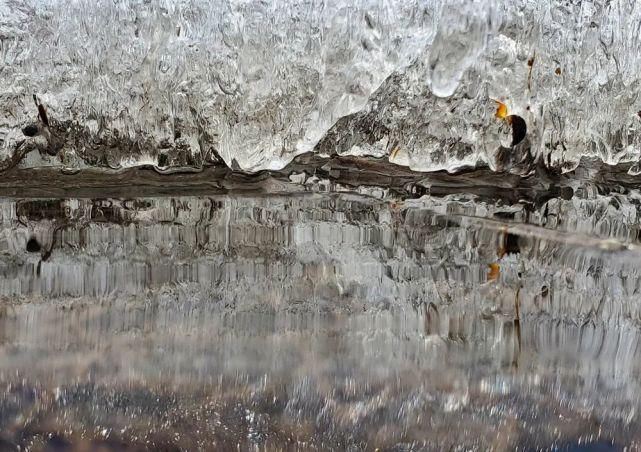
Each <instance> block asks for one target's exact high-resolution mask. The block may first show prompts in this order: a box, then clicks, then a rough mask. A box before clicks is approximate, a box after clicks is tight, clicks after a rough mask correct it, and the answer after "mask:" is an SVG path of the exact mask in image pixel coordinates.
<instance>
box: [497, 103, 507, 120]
mask: <svg viewBox="0 0 641 452" xmlns="http://www.w3.org/2000/svg"><path fill="white" fill-rule="evenodd" d="M494 102H496V103H497V104H498V105H497V107H496V113H494V116H496V117H497V118H499V119H505V118H507V116H508V115H507V105H505V104H504V103H503V102H500V101H498V100H495V101H494Z"/></svg>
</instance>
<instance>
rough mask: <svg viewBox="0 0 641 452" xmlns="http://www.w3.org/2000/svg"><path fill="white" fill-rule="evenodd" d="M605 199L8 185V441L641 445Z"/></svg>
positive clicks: (3, 415)
mask: <svg viewBox="0 0 641 452" xmlns="http://www.w3.org/2000/svg"><path fill="white" fill-rule="evenodd" d="M602 198H603V197H597V198H594V199H582V200H576V199H575V200H568V201H564V200H560V199H553V200H551V201H548V202H547V203H546V204H545V205H544V206H542V207H541V208H540V209H537V210H534V211H533V210H532V209H525V208H524V207H523V206H520V205H512V206H506V205H502V204H501V203H498V202H497V203H496V204H492V203H486V202H474V200H472V199H466V198H465V197H463V196H458V197H445V198H442V199H436V198H422V199H420V200H408V201H405V202H384V201H380V200H375V199H372V198H367V197H360V196H356V195H351V194H305V195H290V196H276V195H273V196H231V195H229V196H223V195H220V196H213V197H163V198H134V199H66V200H37V199H31V200H4V201H2V202H0V215H1V218H0V222H1V223H0V253H1V256H2V259H1V260H0V296H2V297H3V304H2V310H1V312H0V388H1V390H0V391H1V392H0V394H1V395H0V429H1V430H2V434H1V436H0V438H1V441H3V442H2V444H0V449H1V448H2V447H6V448H8V449H11V448H15V447H16V446H22V447H32V448H33V449H36V450H37V449H39V448H43V447H49V448H50V449H51V448H54V450H65V448H68V447H71V446H73V447H75V448H80V449H81V448H83V447H84V448H92V447H93V448H97V447H102V448H103V449H104V450H120V449H121V448H123V447H130V448H132V449H134V448H136V447H138V448H143V449H144V448H149V449H154V450H155V449H158V448H161V447H164V448H182V449H185V450H194V449H198V448H201V449H209V448H216V447H218V448H220V449H221V450H229V449H241V450H245V449H248V448H251V447H257V448H259V449H262V448H266V449H271V448H275V449H278V448H292V449H328V448H333V449H337V448H339V449H343V448H352V449H354V450H359V449H374V448H376V447H379V448H387V449H390V450H420V449H425V450H444V449H448V448H451V447H457V446H462V447H464V448H466V449H478V450H487V449H488V448H493V449H496V450H512V449H514V448H515V447H517V446H523V447H536V446H546V447H547V446H550V445H555V444H556V445H557V446H559V447H566V446H567V447H579V446H580V445H586V444H594V445H599V444H601V445H605V446H608V447H610V446H612V440H616V442H615V446H617V447H618V445H624V444H632V445H635V444H639V441H641V438H639V436H641V435H640V434H639V433H638V429H637V427H638V425H639V414H638V413H639V408H640V407H641V401H640V399H639V394H641V391H640V390H641V388H640V387H639V386H640V385H641V380H640V378H639V377H640V376H641V375H640V373H641V368H640V367H641V364H640V363H641V360H640V359H639V358H640V356H639V355H640V354H641V352H640V351H639V345H638V344H639V317H640V315H641V310H640V306H639V286H640V282H641V280H640V278H639V271H638V268H639V265H638V263H639V262H640V259H641V251H640V250H639V249H637V247H636V246H635V245H634V242H635V241H636V231H637V229H638V226H637V224H636V218H637V215H636V207H635V206H633V205H626V206H621V205H619V207H618V208H611V207H607V206H606V207H605V208H603V205H604V204H607V205H608V206H611V205H612V204H611V201H610V200H605V201H604V200H603V199H602ZM608 209H610V211H609V212H607V211H608ZM606 221H607V223H608V227H607V228H606V227H604V226H603V225H604V222H606ZM577 231H578V233H577ZM490 266H491V267H490ZM573 444H574V445H575V446H572V445H573ZM605 446H604V447H605ZM55 447H58V449H55Z"/></svg>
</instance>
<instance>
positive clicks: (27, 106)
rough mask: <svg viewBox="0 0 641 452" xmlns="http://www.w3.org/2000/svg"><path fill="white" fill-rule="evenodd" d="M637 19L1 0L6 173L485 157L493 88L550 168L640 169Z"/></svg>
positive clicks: (490, 6)
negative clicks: (18, 157)
mask: <svg viewBox="0 0 641 452" xmlns="http://www.w3.org/2000/svg"><path fill="white" fill-rule="evenodd" d="M640 23H641V4H639V3H638V2H634V1H629V0H613V1H605V0H597V1H593V2H575V1H570V2H567V1H560V0H541V1H538V0H536V1H535V0H513V1H509V2H508V1H504V0H503V1H502V0H491V1H482V0H454V1H444V0H429V1H427V0H386V1H381V0H358V1H349V2H345V1H342V0H330V1H322V0H307V1H303V2H299V1H293V0H278V1H273V2H254V1H243V0H231V1H229V0H228V1H223V2H213V1H207V0H192V1H144V0H119V1H111V0H109V1H106V0H97V1H96V0H91V1H89V0H76V1H72V2H59V1H53V0H51V1H50V0H0V150H1V153H2V154H1V156H2V158H3V159H4V163H3V164H1V165H0V167H5V166H7V162H10V160H9V159H10V156H11V155H14V154H15V153H16V152H22V153H24V154H28V156H27V158H26V159H25V160H24V161H23V163H22V165H27V166H39V165H52V164H53V165H63V166H66V167H71V168H80V167H85V166H99V167H114V168H119V167H123V166H135V165H145V164H151V165H154V166H157V167H159V168H172V167H192V168H200V167H202V165H205V164H207V163H208V162H212V161H214V160H216V159H217V158H218V157H222V159H224V160H225V162H226V163H227V164H228V165H230V166H234V167H239V168H242V169H244V170H247V171H257V170H260V169H278V168H282V167H283V166H285V165H286V164H287V163H288V162H289V161H291V160H292V158H293V157H295V156H296V155H298V154H301V153H305V152H325V153H327V152H330V153H334V152H338V153H351V154H362V153H368V154H375V155H390V156H391V157H390V158H392V160H394V161H395V162H397V163H399V164H405V165H409V166H410V167H412V168H414V169H418V170H438V169H447V170H454V169H456V168H460V167H461V166H468V165H476V164H489V165H490V166H491V167H494V161H495V154H496V152H497V148H498V147H499V146H500V144H501V140H502V138H501V130H500V128H501V126H500V124H499V122H498V121H497V120H496V118H494V116H493V111H494V107H495V104H494V102H493V99H496V100H500V101H503V102H505V103H506V104H507V105H508V108H509V109H510V111H511V112H512V113H514V114H518V115H520V116H521V117H523V118H524V119H525V121H526V123H527V125H528V138H529V145H530V146H531V152H532V153H533V154H534V155H536V156H540V157H541V158H542V159H544V160H545V161H546V162H547V163H548V164H551V165H561V166H563V167H564V168H566V169H567V168H571V167H573V165H574V164H575V163H576V162H578V160H579V159H580V158H581V157H582V156H591V157H598V158H600V159H602V160H604V161H605V162H607V163H616V162H620V161H630V162H635V161H637V160H638V159H639V156H640V155H641V146H640V143H639V141H640V139H639V135H640V134H639V127H640V125H641V124H640V123H639V121H641V119H640V118H639V116H638V114H637V112H638V111H639V110H640V109H641V107H640V106H639V103H638V100H637V98H638V96H639V92H640V81H641V79H640V76H639V74H641V70H640V69H641V68H640V66H641V57H639V54H640V52H639V47H640V43H641V40H640V38H639V36H640V34H641V33H639V31H640V25H639V24H640ZM34 94H35V95H37V102H39V103H42V105H43V106H44V107H45V108H46V109H47V112H48V116H49V118H50V121H51V125H50V127H42V124H41V121H38V120H37V118H38V114H37V109H36V106H35V105H34V103H33V100H32V99H33V95H34ZM34 124H35V125H37V126H38V130H37V133H35V136H31V137H25V134H24V133H23V132H24V129H25V127H29V126H32V127H33V126H34ZM32 131H34V132H35V130H32ZM36 149H38V150H40V151H41V154H42V156H40V155H39V154H38V153H37V152H30V151H31V150H36ZM44 151H47V152H44ZM49 154H55V156H51V155H49ZM633 170H635V168H633Z"/></svg>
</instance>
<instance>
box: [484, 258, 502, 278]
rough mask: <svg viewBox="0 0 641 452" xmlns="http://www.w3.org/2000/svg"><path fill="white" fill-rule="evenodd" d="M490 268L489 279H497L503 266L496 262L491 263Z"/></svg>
mask: <svg viewBox="0 0 641 452" xmlns="http://www.w3.org/2000/svg"><path fill="white" fill-rule="evenodd" d="M489 267H490V270H489V271H488V272H487V280H488V281H496V280H497V279H498V277H499V274H500V273H501V267H500V266H499V264H497V263H496V262H495V263H493V264H490V265H489Z"/></svg>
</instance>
